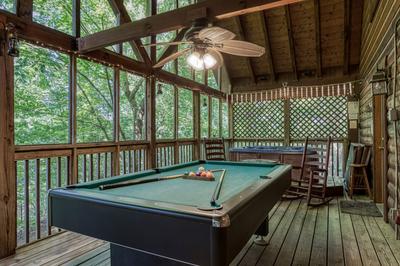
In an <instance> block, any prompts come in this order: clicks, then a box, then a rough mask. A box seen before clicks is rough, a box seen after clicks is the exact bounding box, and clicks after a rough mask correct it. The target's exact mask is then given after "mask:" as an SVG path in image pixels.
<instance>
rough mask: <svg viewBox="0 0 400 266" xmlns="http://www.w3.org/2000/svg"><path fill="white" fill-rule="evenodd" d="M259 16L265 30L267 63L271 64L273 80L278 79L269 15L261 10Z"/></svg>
mask: <svg viewBox="0 0 400 266" xmlns="http://www.w3.org/2000/svg"><path fill="white" fill-rule="evenodd" d="M259 16H260V20H261V27H262V31H263V32H264V38H265V50H266V56H267V63H268V66H269V70H270V72H271V73H270V74H271V77H272V80H276V74H275V67H274V61H273V58H272V49H271V40H270V34H269V31H268V22H267V17H266V15H265V11H261V12H259Z"/></svg>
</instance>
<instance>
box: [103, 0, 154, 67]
mask: <svg viewBox="0 0 400 266" xmlns="http://www.w3.org/2000/svg"><path fill="white" fill-rule="evenodd" d="M108 1H109V3H110V5H111V8H112V9H113V11H114V13H115V14H116V15H117V16H118V19H119V21H120V23H121V24H122V25H123V24H126V23H130V22H132V20H131V17H130V16H129V14H128V11H127V10H126V8H125V5H124V1H123V0H108ZM129 45H130V46H131V47H132V50H133V52H134V53H135V54H136V56H137V57H139V59H140V60H142V61H143V62H145V63H146V64H147V65H151V64H152V62H151V60H150V57H149V55H148V53H147V51H146V49H145V48H144V47H143V43H142V41H141V40H140V39H135V40H133V41H132V40H130V41H129Z"/></svg>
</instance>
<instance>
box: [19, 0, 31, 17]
mask: <svg viewBox="0 0 400 266" xmlns="http://www.w3.org/2000/svg"><path fill="white" fill-rule="evenodd" d="M32 10H33V0H18V1H17V16H18V17H20V18H22V19H24V20H27V21H32Z"/></svg>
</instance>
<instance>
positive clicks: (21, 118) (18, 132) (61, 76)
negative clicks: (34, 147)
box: [14, 42, 69, 145]
mask: <svg viewBox="0 0 400 266" xmlns="http://www.w3.org/2000/svg"><path fill="white" fill-rule="evenodd" d="M68 69H69V58H68V56H67V55H65V54H62V53H58V52H55V51H52V50H49V49H45V48H39V47H36V46H33V45H30V44H28V43H25V42H21V45H20V57H18V58H17V59H16V60H15V75H14V80H15V91H14V94H15V95H14V105H15V107H14V108H15V143H16V144H17V145H22V144H53V143H66V142H68V116H69V111H68V110H69V109H68V106H69V104H68V84H69V83H68V75H66V73H68Z"/></svg>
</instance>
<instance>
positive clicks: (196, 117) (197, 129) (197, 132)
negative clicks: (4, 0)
mask: <svg viewBox="0 0 400 266" xmlns="http://www.w3.org/2000/svg"><path fill="white" fill-rule="evenodd" d="M200 104H201V103H200V92H198V91H194V92H193V123H194V126H193V137H194V139H195V140H196V144H195V147H194V151H193V152H194V154H193V155H194V156H193V159H194V160H199V159H200V148H201V126H200Z"/></svg>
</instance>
